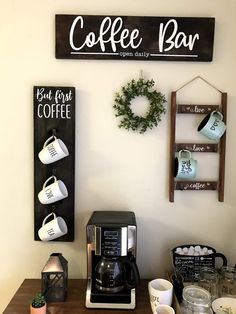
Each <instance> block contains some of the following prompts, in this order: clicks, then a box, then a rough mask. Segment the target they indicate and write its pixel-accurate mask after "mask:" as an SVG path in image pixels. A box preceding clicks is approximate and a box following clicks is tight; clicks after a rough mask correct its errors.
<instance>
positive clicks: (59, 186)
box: [38, 176, 68, 204]
mask: <svg viewBox="0 0 236 314" xmlns="http://www.w3.org/2000/svg"><path fill="white" fill-rule="evenodd" d="M52 179H53V181H54V182H53V183H51V184H49V185H48V183H50V181H51V180H52ZM67 196H68V191H67V188H66V186H65V184H64V182H63V181H61V180H57V178H56V177H55V176H51V177H49V178H48V179H47V180H46V181H45V182H44V184H43V188H42V190H41V191H40V192H39V193H38V199H39V201H40V203H41V204H51V203H55V202H58V201H60V200H62V199H64V198H66V197H67Z"/></svg>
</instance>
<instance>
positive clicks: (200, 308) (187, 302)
mask: <svg viewBox="0 0 236 314" xmlns="http://www.w3.org/2000/svg"><path fill="white" fill-rule="evenodd" d="M210 308H211V294H210V293H209V292H208V291H207V290H206V289H204V288H201V287H198V286H194V285H191V286H187V287H185V288H184V290H183V303H182V304H181V313H182V314H195V313H196V314H198V313H204V314H205V313H210Z"/></svg>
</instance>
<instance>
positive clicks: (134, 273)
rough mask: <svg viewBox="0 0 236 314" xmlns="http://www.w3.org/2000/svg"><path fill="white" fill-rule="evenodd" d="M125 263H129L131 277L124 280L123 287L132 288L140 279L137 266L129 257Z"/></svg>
mask: <svg viewBox="0 0 236 314" xmlns="http://www.w3.org/2000/svg"><path fill="white" fill-rule="evenodd" d="M125 264H127V265H129V267H130V268H131V277H133V279H132V280H130V281H126V282H125V288H127V289H133V288H135V287H137V285H138V283H139V280H140V275H139V270H138V266H137V264H136V263H135V261H131V260H129V259H126V261H125Z"/></svg>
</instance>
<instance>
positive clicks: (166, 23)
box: [55, 14, 215, 62]
mask: <svg viewBox="0 0 236 314" xmlns="http://www.w3.org/2000/svg"><path fill="white" fill-rule="evenodd" d="M55 22H56V58H58V59H103V60H142V61H145V60H150V61H155V60H165V61H205V62H209V61H212V58H213V45H214V31H215V18H212V17H154V16H103V15H64V14H58V15H56V21H55Z"/></svg>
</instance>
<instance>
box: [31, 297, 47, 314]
mask: <svg viewBox="0 0 236 314" xmlns="http://www.w3.org/2000/svg"><path fill="white" fill-rule="evenodd" d="M46 306H47V304H46V301H45V298H44V295H43V294H42V293H37V294H36V295H35V297H34V298H33V300H32V301H31V304H30V314H46Z"/></svg>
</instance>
